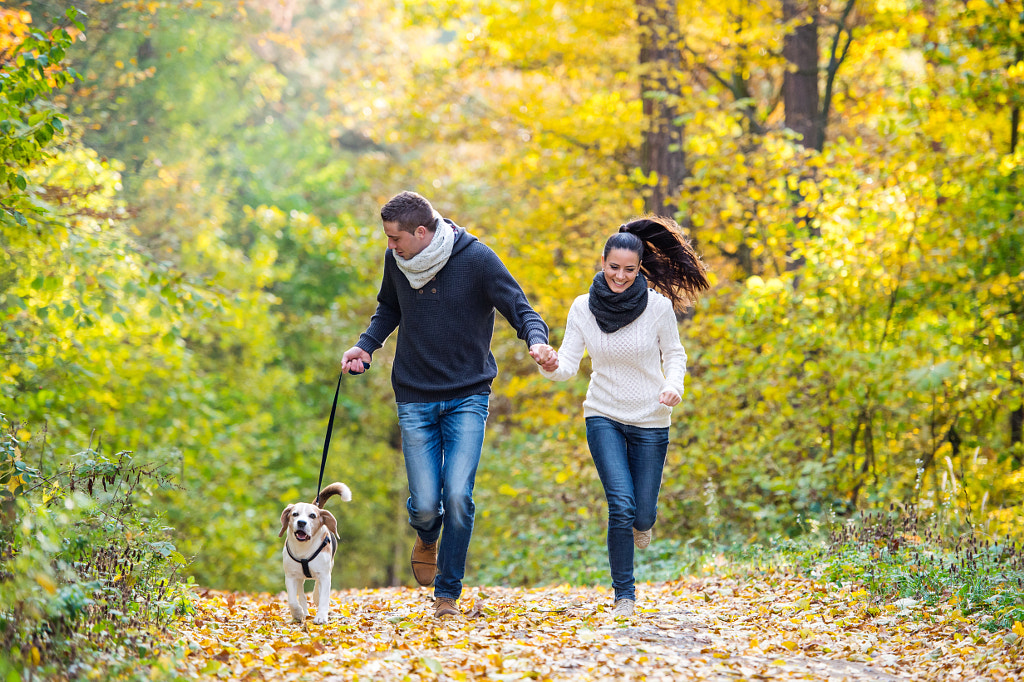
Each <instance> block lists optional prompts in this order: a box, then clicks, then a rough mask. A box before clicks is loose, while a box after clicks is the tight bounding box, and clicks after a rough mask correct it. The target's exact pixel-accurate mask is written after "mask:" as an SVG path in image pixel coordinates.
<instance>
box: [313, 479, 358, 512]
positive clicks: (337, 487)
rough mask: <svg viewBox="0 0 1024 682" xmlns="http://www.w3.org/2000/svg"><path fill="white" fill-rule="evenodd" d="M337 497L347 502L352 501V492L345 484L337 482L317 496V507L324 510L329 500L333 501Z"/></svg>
mask: <svg viewBox="0 0 1024 682" xmlns="http://www.w3.org/2000/svg"><path fill="white" fill-rule="evenodd" d="M335 495H337V496H338V497H340V498H341V499H342V500H344V501H345V502H348V501H350V500H351V499H352V491H351V490H349V489H348V486H347V485H345V484H344V483H337V482H335V483H332V484H330V485H329V486H327V487H326V488H324V489H323V490H321V491H320V494H319V495H317V496H316V506H318V507H320V508H321V509H323V508H324V505H325V504H327V500H329V499H331V498H332V497H334V496H335Z"/></svg>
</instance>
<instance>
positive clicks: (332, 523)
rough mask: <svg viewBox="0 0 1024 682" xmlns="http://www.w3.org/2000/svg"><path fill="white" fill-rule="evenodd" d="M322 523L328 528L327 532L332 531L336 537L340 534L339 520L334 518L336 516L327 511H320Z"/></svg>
mask: <svg viewBox="0 0 1024 682" xmlns="http://www.w3.org/2000/svg"><path fill="white" fill-rule="evenodd" d="M320 519H321V522H322V523H323V524H324V525H325V526H327V530H329V531H331V532H332V533H334V534H335V535H337V534H338V520H337V519H336V518H334V514H332V513H331V512H329V511H327V510H326V509H321V510H320Z"/></svg>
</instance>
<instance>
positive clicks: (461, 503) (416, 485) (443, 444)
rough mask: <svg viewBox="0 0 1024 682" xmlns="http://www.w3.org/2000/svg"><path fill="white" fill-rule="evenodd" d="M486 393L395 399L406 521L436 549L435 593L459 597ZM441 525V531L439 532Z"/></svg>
mask: <svg viewBox="0 0 1024 682" xmlns="http://www.w3.org/2000/svg"><path fill="white" fill-rule="evenodd" d="M487 404H488V396H487V395H472V396H469V397H467V398H458V399H456V400H445V401H442V402H437V403H398V425H399V427H400V428H401V429H402V453H403V454H404V455H405V471H406V474H407V475H408V477H409V500H408V501H407V502H406V507H407V508H408V510H409V524H410V525H411V526H412V527H413V528H415V529H416V532H417V533H418V534H419V536H420V539H421V540H423V542H425V543H428V544H429V543H432V542H436V541H437V540H438V538H439V537H440V539H441V543H440V545H439V546H438V548H437V577H436V578H435V579H434V596H435V597H448V598H449V599H458V598H459V595H461V594H462V578H463V576H464V575H465V573H466V553H467V552H468V551H469V540H470V537H472V535H473V514H474V512H475V510H476V507H475V505H474V504H473V484H474V482H475V479H476V468H477V465H478V464H479V463H480V451H481V450H482V449H483V444H484V426H485V424H486V423H487ZM442 527H443V528H444V533H442V532H441V529H442Z"/></svg>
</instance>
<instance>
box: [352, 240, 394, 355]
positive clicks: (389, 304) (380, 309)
mask: <svg viewBox="0 0 1024 682" xmlns="http://www.w3.org/2000/svg"><path fill="white" fill-rule="evenodd" d="M389 258H391V254H390V253H388V255H386V256H385V257H384V275H383V277H381V281H380V291H379V292H378V293H377V310H376V311H375V312H374V313H373V317H371V318H370V326H369V327H367V328H366V331H365V332H363V333H362V334H360V335H359V341H358V342H357V343H356V345H357V346H359V347H360V348H362V349H363V350H365V351H366V352H367V353H369V354H370V355H373V352H374V351H375V350H377V349H378V348H380V347H381V346H383V345H384V341H385V340H386V339H387V338H388V336H390V335H391V332H393V331H395V329H396V328H398V323H399V322H400V321H401V320H402V309H401V308H400V307H399V305H398V294H397V293H396V292H395V285H394V277H392V276H391V274H390V273H389V272H388V259H389Z"/></svg>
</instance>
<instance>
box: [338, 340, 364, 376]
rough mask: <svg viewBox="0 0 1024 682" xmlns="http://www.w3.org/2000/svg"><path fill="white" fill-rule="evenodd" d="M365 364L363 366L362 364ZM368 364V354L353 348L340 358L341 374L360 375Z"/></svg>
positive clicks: (358, 348) (357, 347) (360, 349)
mask: <svg viewBox="0 0 1024 682" xmlns="http://www.w3.org/2000/svg"><path fill="white" fill-rule="evenodd" d="M364 363H365V364H364ZM368 364H370V354H369V353H367V352H366V351H365V350H363V349H362V348H360V347H359V346H353V347H352V348H349V349H348V350H347V351H345V354H344V355H342V356H341V372H342V374H344V373H346V372H348V373H349V374H362V373H363V372H365V371H366V365H368Z"/></svg>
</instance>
